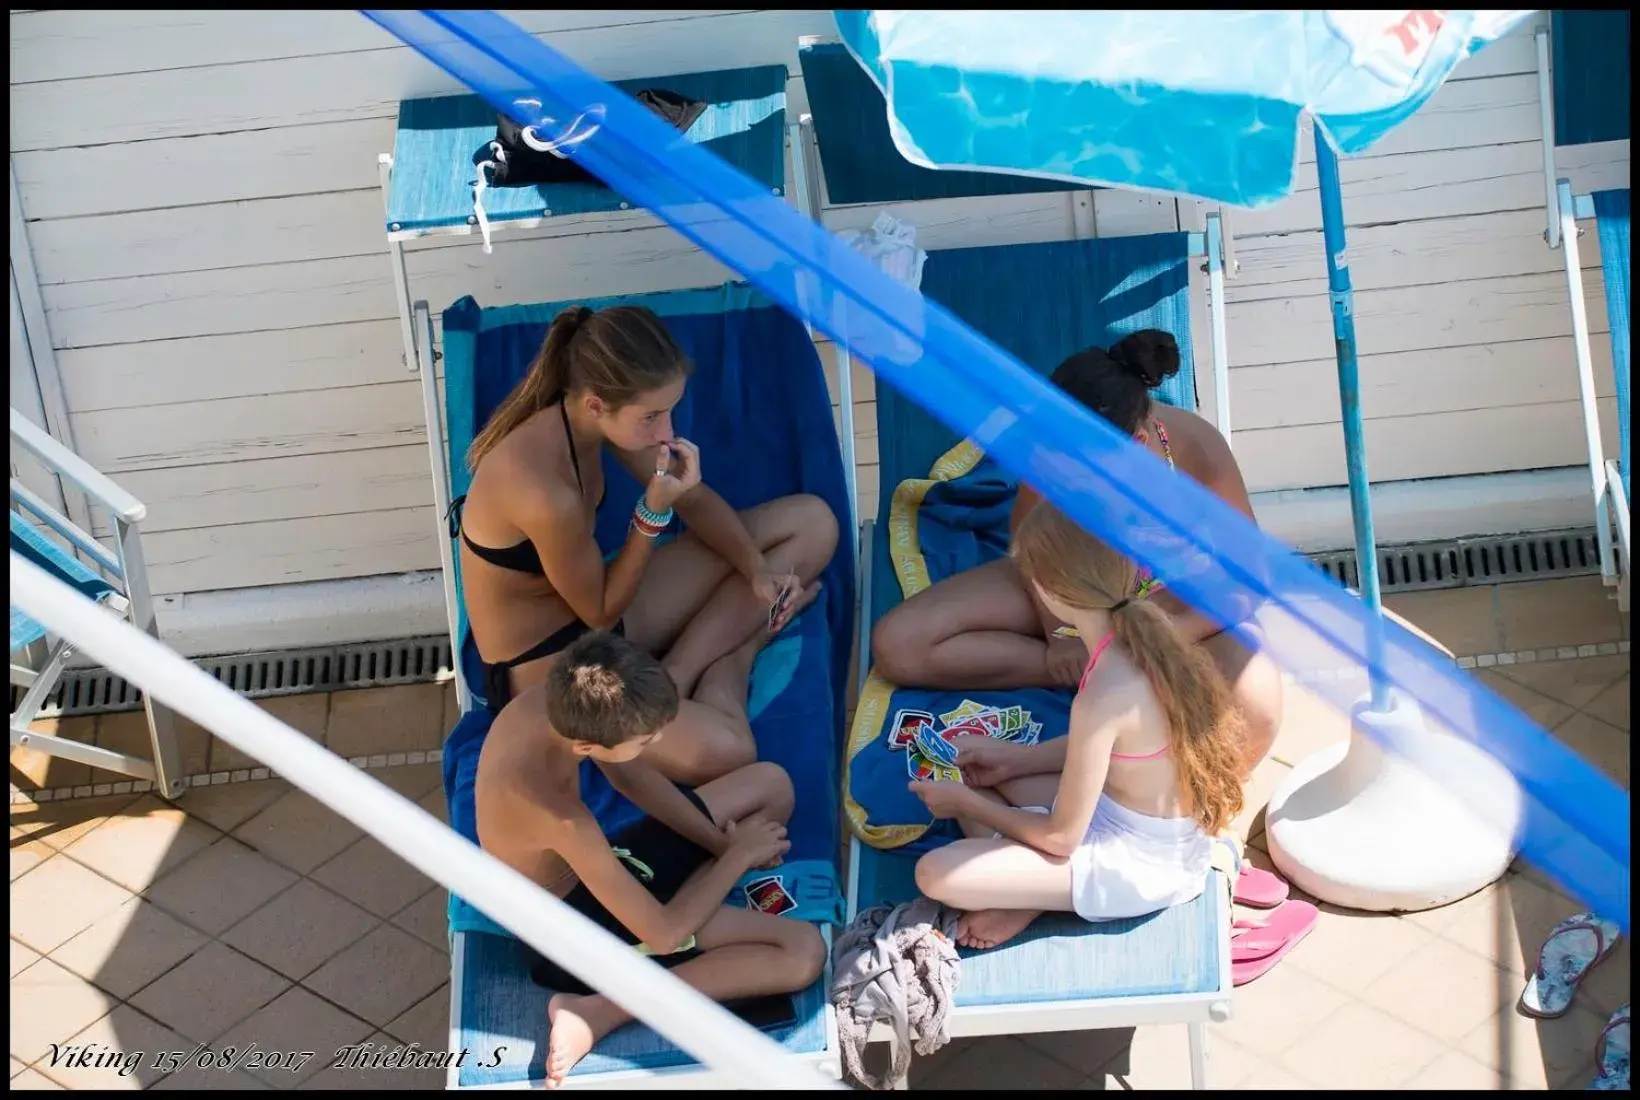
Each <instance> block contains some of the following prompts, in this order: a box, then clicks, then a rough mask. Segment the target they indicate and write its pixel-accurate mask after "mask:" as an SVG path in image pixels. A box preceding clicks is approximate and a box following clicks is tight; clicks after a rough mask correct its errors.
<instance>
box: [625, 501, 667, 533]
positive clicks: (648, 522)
mask: <svg viewBox="0 0 1640 1100" xmlns="http://www.w3.org/2000/svg"><path fill="white" fill-rule="evenodd" d="M671 522H672V509H670V508H668V509H667V510H666V511H665V512H664V513H662V512H655V511H652V510H651V509H649V508H648V507H646V506H645V505H644V502H643V501H642V500H639V501H638V503H637V506H636V507H635V508H633V509H632V529H633V530H634V531H636V532H638V534H640V535H642V536H643V537H644V538H648V539H655V538H659V537H660V536H661V534H662V533H663V532H664V531H665V530H666V527H667V525H668V524H669V523H671Z"/></svg>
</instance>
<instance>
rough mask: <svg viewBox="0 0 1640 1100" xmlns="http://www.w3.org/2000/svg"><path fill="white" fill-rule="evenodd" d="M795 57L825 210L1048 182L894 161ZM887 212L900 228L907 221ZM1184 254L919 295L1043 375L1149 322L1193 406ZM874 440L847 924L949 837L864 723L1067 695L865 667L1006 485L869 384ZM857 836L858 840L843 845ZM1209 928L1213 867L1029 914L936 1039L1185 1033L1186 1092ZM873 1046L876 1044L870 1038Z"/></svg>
mask: <svg viewBox="0 0 1640 1100" xmlns="http://www.w3.org/2000/svg"><path fill="white" fill-rule="evenodd" d="M798 56H799V58H800V60H801V63H802V66H803V74H804V79H805V84H806V86H807V90H808V94H809V103H810V110H811V112H812V115H813V120H812V129H813V133H814V136H815V141H816V144H817V145H818V163H819V164H820V165H821V167H822V169H823V171H824V175H825V183H826V192H827V195H828V196H829V198H830V200H831V202H832V203H833V204H849V203H865V202H878V203H880V202H894V203H904V202H916V201H921V200H929V199H943V198H965V197H980V196H990V195H1002V194H1024V193H1033V192H1040V191H1052V190H1059V191H1064V190H1068V188H1067V187H1065V186H1064V185H1060V184H1051V183H1047V182H1045V181H1041V180H1032V179H1026V178H1023V177H1007V176H998V175H990V174H984V173H974V172H934V171H929V170H927V169H922V168H918V167H915V166H913V165H910V164H908V163H907V162H905V161H904V159H903V158H901V157H900V156H899V155H898V153H897V152H896V151H895V150H894V148H893V146H892V143H891V142H890V140H889V137H888V132H887V125H886V122H885V120H884V115H883V108H882V98H881V94H880V93H879V92H878V91H877V90H876V88H875V87H874V86H872V85H871V84H870V81H869V79H868V78H867V77H866V76H865V74H864V72H863V70H861V69H860V67H859V65H858V64H857V63H856V62H855V61H854V60H853V58H852V57H851V56H849V55H848V54H847V53H846V51H844V49H843V48H842V47H841V46H837V45H828V44H807V45H804V46H803V47H802V48H801V49H800V50H799V54H798ZM896 213H898V214H900V215H901V216H903V217H908V218H910V220H912V221H913V222H915V220H916V215H915V213H914V210H896ZM1216 229H1217V226H1216V225H1215V226H1214V230H1215V231H1216ZM1201 257H1206V258H1207V259H1208V262H1209V267H1210V268H1212V269H1214V270H1215V271H1219V272H1222V254H1221V252H1220V250H1219V248H1218V241H1217V240H1216V239H1215V240H1213V241H1212V242H1211V247H1210V242H1209V241H1208V240H1206V239H1205V238H1204V235H1202V234H1190V233H1166V234H1159V235H1154V236H1145V237H1125V238H1098V239H1093V240H1076V241H1064V242H1054V243H1047V244H1020V245H1005V246H995V247H986V248H963V249H950V250H943V251H931V252H930V253H929V256H928V260H927V264H926V266H925V268H924V273H923V282H922V291H923V293H924V294H925V295H926V296H927V297H928V298H930V299H931V300H934V301H937V302H939V303H940V304H941V305H944V306H945V307H947V308H948V309H950V310H951V311H952V312H953V313H955V314H956V315H957V316H958V317H960V318H961V319H962V320H964V321H966V322H967V323H968V324H969V325H971V326H972V327H973V328H974V329H975V330H976V331H978V332H980V333H982V334H983V335H985V336H987V337H989V338H990V339H992V340H993V341H995V342H996V343H998V344H1000V345H1001V346H1002V347H1004V348H1006V349H1007V350H1008V351H1010V352H1012V353H1013V354H1014V355H1016V356H1017V357H1018V358H1019V359H1020V360H1021V361H1022V362H1024V363H1026V364H1028V365H1030V366H1032V367H1034V368H1036V369H1037V370H1040V371H1043V372H1046V371H1049V370H1052V368H1053V367H1054V366H1055V365H1057V364H1058V363H1059V362H1060V360H1062V359H1063V358H1064V357H1065V356H1067V355H1069V354H1070V353H1072V352H1074V351H1077V350H1080V349H1081V348H1083V347H1086V346H1088V345H1090V344H1098V345H1101V346H1107V345H1109V344H1110V343H1112V342H1113V341H1114V340H1115V339H1116V338H1119V337H1120V336H1121V335H1123V334H1125V333H1127V332H1131V331H1134V330H1136V329H1140V328H1145V327H1156V328H1162V329H1166V330H1168V331H1170V332H1172V333H1174V334H1175V336H1176V337H1177V338H1178V341H1179V345H1180V352H1181V357H1182V360H1183V362H1182V365H1181V370H1180V373H1179V374H1178V375H1177V376H1176V377H1174V378H1173V379H1171V380H1170V381H1169V382H1168V384H1167V385H1166V387H1165V388H1164V389H1163V390H1162V391H1161V393H1160V396H1161V397H1162V399H1163V400H1166V401H1168V402H1171V403H1173V404H1178V405H1182V406H1184V407H1186V408H1194V407H1195V405H1196V398H1195V394H1196V372H1195V370H1194V364H1193V362H1192V356H1191V339H1190V316H1189V313H1190V311H1189V293H1190V278H1189V265H1190V264H1191V263H1193V262H1197V263H1199V262H1200V258H1201ZM1215 321H1217V318H1215ZM877 435H878V447H879V461H880V463H881V466H880V477H881V482H880V485H881V496H880V500H881V503H880V506H879V509H878V515H877V519H876V522H875V523H873V524H868V525H867V530H868V535H867V550H866V553H865V559H866V560H865V562H864V563H863V570H862V585H861V621H862V623H863V624H865V625H864V627H863V629H862V630H861V638H860V643H859V644H860V651H859V654H858V667H859V670H860V674H861V677H862V680H863V684H862V687H861V690H860V699H859V703H858V705H857V709H856V715H855V722H854V728H853V731H852V732H851V735H850V739H849V745H848V750H847V751H848V755H849V768H850V774H849V776H848V777H847V778H845V784H847V786H846V789H845V804H846V809H847V812H848V815H849V818H850V821H851V823H852V825H853V832H854V835H853V836H852V837H851V839H850V846H849V887H848V911H849V915H850V918H851V919H852V918H853V916H854V915H855V914H856V913H858V912H859V911H860V910H862V909H866V908H869V907H871V906H873V905H876V904H879V903H882V902H901V901H907V900H910V899H912V898H914V897H916V895H917V889H916V884H915V881H914V878H913V868H914V866H915V862H916V857H917V855H919V854H920V853H921V852H923V851H926V850H928V849H929V848H931V847H934V846H936V845H937V844H938V843H940V842H942V841H944V840H949V839H951V837H952V835H954V834H953V833H951V832H950V831H948V830H945V831H942V829H941V828H940V827H933V828H931V827H929V824H928V821H927V815H926V813H925V812H923V813H921V814H920V816H921V820H920V821H918V820H916V819H917V818H918V816H919V811H920V810H921V807H920V805H911V804H908V803H907V802H905V801H903V799H904V798H905V797H906V796H905V795H904V793H903V788H904V775H903V772H899V771H898V770H897V769H898V765H897V764H896V763H892V762H889V761H897V755H896V754H890V753H887V752H886V750H884V749H883V748H882V736H883V732H884V730H883V727H884V726H886V725H888V724H889V723H890V722H891V721H892V716H893V715H894V714H895V713H896V712H897V711H898V710H899V709H900V708H901V707H915V708H917V709H922V710H928V711H932V712H934V713H939V711H940V710H942V709H944V708H947V707H955V706H956V705H957V704H958V703H959V701H960V700H961V699H963V698H965V697H972V698H975V699H976V700H977V701H980V702H983V703H993V704H998V705H1002V704H1004V703H1005V702H1006V701H1007V700H1005V699H1004V696H1012V697H1013V701H1016V702H1017V701H1023V702H1024V704H1025V705H1027V706H1028V707H1035V708H1036V710H1037V715H1038V717H1039V718H1043V719H1045V720H1046V721H1047V722H1048V723H1049V724H1051V723H1052V721H1053V716H1054V715H1055V714H1058V715H1059V716H1060V718H1061V725H1060V726H1059V730H1058V731H1057V732H1063V725H1062V717H1063V713H1064V711H1065V710H1066V709H1068V698H1067V699H1059V700H1055V699H1052V698H1048V695H1049V693H1046V692H1033V693H1004V692H982V693H976V692H960V691H958V692H927V691H917V692H913V691H906V690H905V689H901V688H898V687H896V686H895V685H893V684H890V683H888V682H887V681H885V680H883V679H881V678H880V677H878V676H876V675H875V674H871V675H867V669H868V667H869V664H870V659H871V657H870V650H869V648H868V646H869V638H870V630H871V627H872V626H874V625H875V624H876V622H877V621H878V620H879V619H880V618H881V617H882V616H883V615H884V614H885V613H886V612H887V611H888V610H890V609H891V608H892V607H893V606H894V605H895V604H897V603H899V602H900V600H901V599H902V598H904V597H906V596H909V595H911V594H912V593H913V592H915V591H920V590H921V589H922V588H923V587H926V586H927V585H928V584H930V583H933V582H935V581H938V580H940V579H942V578H943V577H944V576H948V575H950V574H952V573H954V572H957V571H959V570H961V569H964V568H968V567H971V566H973V565H977V564H980V563H981V562H983V561H985V560H990V559H991V558H994V557H995V556H997V555H998V554H1000V553H1002V552H1004V550H1005V546H1006V539H1007V513H1008V506H1009V505H1010V504H1011V502H1012V493H1013V483H1012V482H1011V481H1010V480H1009V479H1007V478H1006V475H1003V474H1002V473H1001V472H1000V471H998V470H996V469H995V468H994V467H990V468H987V466H986V462H985V460H984V457H983V455H982V454H981V453H980V452H979V451H978V449H977V448H974V447H973V446H972V445H971V444H968V443H965V442H963V441H959V440H958V439H956V438H955V437H954V436H953V435H952V433H951V432H950V431H949V430H947V429H946V428H945V427H944V426H943V425H940V424H939V423H938V422H936V421H935V420H934V418H933V417H931V416H930V415H928V414H927V413H926V412H924V411H923V410H922V409H921V408H920V407H918V406H917V405H916V404H915V403H913V402H912V401H910V400H907V399H906V398H904V397H902V396H901V395H900V394H898V393H896V392H895V391H894V390H893V388H892V387H891V386H889V385H888V384H886V383H884V382H882V381H881V380H879V382H878V387H877ZM872 753H877V754H878V759H877V760H875V761H873V760H872V759H871V757H870V754H872ZM874 765H875V766H876V768H877V771H875V772H873V771H871V770H870V769H871V768H872V767H873V766H874ZM878 774H881V776H882V780H881V783H880V785H879V784H878V781H877V779H876V778H875V776H876V775H878ZM891 788H898V789H897V790H896V789H891ZM874 796H875V797H874ZM867 802H873V803H874V804H873V805H866V804H865V803H867ZM913 802H914V800H913ZM948 824H949V823H941V825H942V826H948ZM862 835H865V836H867V837H870V838H871V839H872V843H862V841H861V836H862ZM1229 931H1230V899H1229V889H1228V884H1227V882H1226V881H1225V879H1224V876H1223V875H1222V874H1221V873H1220V872H1218V871H1214V872H1213V878H1212V881H1211V882H1210V884H1209V888H1208V889H1207V890H1206V891H1205V892H1204V893H1203V894H1202V896H1201V897H1200V898H1199V899H1197V900H1196V901H1195V902H1192V903H1190V904H1188V905H1181V906H1176V907H1174V908H1172V909H1168V910H1165V911H1163V912H1161V913H1158V914H1155V915H1153V916H1151V917H1147V918H1143V919H1139V920H1126V921H1113V922H1108V923H1103V924H1097V925H1096V924H1089V923H1087V922H1085V921H1082V920H1080V919H1078V918H1076V917H1075V916H1074V915H1070V914H1066V915H1052V916H1045V917H1042V918H1040V919H1038V920H1037V921H1036V922H1035V923H1034V924H1033V925H1032V926H1031V927H1030V928H1029V929H1027V930H1026V932H1025V933H1024V934H1022V935H1021V936H1019V937H1018V938H1016V939H1015V940H1013V941H1012V942H1010V943H1008V944H1006V945H1004V946H1002V947H1000V948H997V949H995V950H991V951H971V950H967V949H964V950H963V951H962V956H963V965H962V976H961V981H960V984H959V986H958V989H957V995H956V1007H955V1010H954V1012H953V1014H952V1016H951V1033H952V1035H953V1036H974V1035H1004V1034H1030V1033H1035V1032H1044V1031H1068V1030H1080V1029H1087V1028H1106V1027H1131V1026H1136V1025H1139V1024H1163V1023H1170V1024H1171V1023H1182V1024H1186V1025H1188V1027H1189V1029H1190V1049H1191V1055H1192V1065H1191V1069H1192V1079H1193V1081H1194V1082H1195V1085H1196V1087H1198V1088H1201V1087H1204V1086H1205V1080H1206V1029H1205V1028H1206V1024H1207V1023H1208V1022H1209V1021H1210V1020H1225V1019H1228V1018H1229V1015H1230V994H1231V981H1230V953H1229ZM874 1038H880V1039H888V1038H889V1035H888V1033H887V1032H886V1030H884V1031H881V1032H879V1033H878V1034H876V1035H874Z"/></svg>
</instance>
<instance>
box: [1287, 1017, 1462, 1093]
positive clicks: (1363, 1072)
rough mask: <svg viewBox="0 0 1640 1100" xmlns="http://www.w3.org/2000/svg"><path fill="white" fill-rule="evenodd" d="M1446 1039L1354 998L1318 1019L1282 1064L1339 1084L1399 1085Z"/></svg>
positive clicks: (1309, 1078) (1432, 1056) (1310, 1078)
mask: <svg viewBox="0 0 1640 1100" xmlns="http://www.w3.org/2000/svg"><path fill="white" fill-rule="evenodd" d="M1445 1049H1446V1047H1445V1044H1443V1043H1441V1042H1440V1041H1438V1040H1436V1039H1434V1038H1432V1037H1430V1036H1429V1035H1426V1034H1424V1033H1423V1032H1421V1031H1419V1030H1417V1029H1416V1028H1413V1027H1410V1026H1408V1025H1407V1024H1404V1023H1402V1022H1401V1021H1399V1020H1397V1019H1395V1018H1393V1017H1391V1016H1388V1015H1385V1014H1384V1013H1382V1012H1379V1011H1378V1010H1377V1009H1375V1008H1371V1007H1369V1006H1367V1005H1364V1004H1361V1003H1359V1002H1355V1001H1352V1002H1350V1003H1349V1004H1346V1005H1345V1006H1344V1007H1343V1008H1341V1009H1339V1010H1338V1011H1337V1012H1335V1013H1333V1014H1332V1015H1331V1016H1329V1017H1328V1018H1327V1019H1325V1020H1323V1021H1322V1022H1321V1023H1320V1024H1318V1025H1316V1026H1314V1027H1312V1028H1310V1029H1308V1034H1306V1036H1305V1037H1304V1038H1303V1039H1301V1040H1300V1041H1299V1042H1298V1043H1297V1044H1295V1045H1294V1046H1293V1047H1292V1049H1290V1050H1288V1051H1286V1052H1284V1053H1283V1054H1282V1055H1281V1059H1280V1061H1281V1064H1282V1066H1284V1067H1285V1068H1287V1069H1290V1070H1292V1071H1293V1072H1294V1073H1296V1074H1297V1075H1298V1076H1300V1077H1302V1078H1304V1079H1305V1080H1307V1081H1314V1082H1316V1083H1317V1084H1322V1083H1327V1084H1330V1085H1332V1086H1333V1087H1335V1088H1349V1089H1394V1088H1400V1087H1401V1086H1402V1085H1403V1084H1405V1083H1406V1082H1407V1081H1408V1080H1410V1079H1411V1078H1412V1076H1413V1075H1414V1074H1416V1073H1417V1072H1419V1071H1420V1070H1422V1069H1423V1068H1424V1067H1425V1066H1427V1065H1429V1063H1431V1062H1433V1061H1434V1060H1435V1059H1436V1058H1438V1057H1439V1056H1440V1055H1441V1054H1442V1053H1444V1052H1445Z"/></svg>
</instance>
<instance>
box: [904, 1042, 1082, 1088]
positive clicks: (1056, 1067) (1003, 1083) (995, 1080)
mask: <svg viewBox="0 0 1640 1100" xmlns="http://www.w3.org/2000/svg"><path fill="white" fill-rule="evenodd" d="M1083 1076H1084V1075H1083V1074H1080V1073H1078V1072H1077V1071H1076V1070H1074V1069H1071V1068H1070V1067H1069V1066H1067V1065H1065V1064H1064V1063H1062V1062H1060V1061H1058V1060H1057V1059H1054V1058H1050V1057H1048V1056H1047V1055H1046V1054H1043V1053H1042V1052H1041V1051H1039V1050H1035V1049H1033V1048H1032V1047H1031V1046H1030V1045H1028V1044H1026V1043H1024V1042H1021V1041H1020V1040H1019V1039H1017V1038H1015V1037H1013V1036H1011V1035H1004V1036H994V1037H992V1038H988V1039H985V1040H983V1041H982V1042H981V1043H978V1044H976V1045H975V1046H974V1047H973V1048H972V1049H970V1050H966V1051H964V1052H963V1053H962V1054H961V1055H959V1056H958V1057H956V1058H953V1059H952V1060H951V1061H950V1062H948V1063H946V1064H945V1065H942V1066H941V1067H940V1068H939V1069H938V1070H937V1071H935V1072H934V1073H933V1074H931V1075H930V1076H929V1077H928V1078H927V1079H926V1080H925V1081H923V1082H921V1083H919V1085H918V1087H919V1088H923V1089H928V1090H930V1091H933V1090H940V1089H957V1090H970V1089H990V1090H996V1089H1006V1090H1008V1091H1010V1092H1015V1091H1022V1090H1025V1089H1069V1088H1075V1087H1076V1086H1077V1085H1079V1084H1080V1083H1081V1082H1082V1080H1083Z"/></svg>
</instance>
